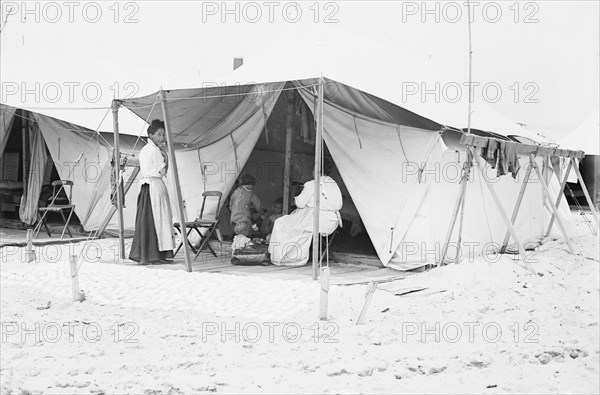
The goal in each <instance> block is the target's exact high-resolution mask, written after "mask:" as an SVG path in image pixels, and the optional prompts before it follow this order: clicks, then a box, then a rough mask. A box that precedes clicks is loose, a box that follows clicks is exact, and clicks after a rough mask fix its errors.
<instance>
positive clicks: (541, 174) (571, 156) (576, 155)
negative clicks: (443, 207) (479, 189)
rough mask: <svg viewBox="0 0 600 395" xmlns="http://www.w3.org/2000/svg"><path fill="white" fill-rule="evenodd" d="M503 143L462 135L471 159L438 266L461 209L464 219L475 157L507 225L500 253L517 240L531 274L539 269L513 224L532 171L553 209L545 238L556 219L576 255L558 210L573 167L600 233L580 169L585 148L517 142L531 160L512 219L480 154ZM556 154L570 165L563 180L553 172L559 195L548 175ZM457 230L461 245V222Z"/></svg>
mask: <svg viewBox="0 0 600 395" xmlns="http://www.w3.org/2000/svg"><path fill="white" fill-rule="evenodd" d="M502 142H505V141H503V140H498V139H495V138H492V137H482V136H476V135H472V134H464V135H463V136H462V137H461V140H460V143H461V144H462V145H464V146H466V147H467V156H468V160H467V161H466V162H465V163H464V166H463V173H462V177H461V181H460V187H459V193H458V196H457V198H456V202H455V204H454V208H453V211H452V217H451V220H450V225H449V226H448V231H447V233H446V237H445V239H444V244H443V249H442V254H441V259H440V261H439V262H438V266H439V265H440V264H441V263H443V262H444V260H445V259H446V257H447V254H448V245H449V243H450V238H451V236H452V232H453V230H454V227H455V225H456V219H457V217H458V213H459V211H461V220H462V216H463V215H464V201H465V196H466V191H467V182H468V180H469V176H470V173H471V168H472V167H473V165H474V163H473V162H472V160H474V161H475V162H476V164H477V167H478V168H479V172H480V174H481V176H482V179H483V180H484V183H485V184H486V186H487V188H488V190H489V192H490V195H491V196H492V198H493V200H494V204H495V206H496V208H497V209H498V211H499V213H500V215H501V217H502V220H503V222H504V224H505V225H506V227H507V231H506V234H505V236H504V240H503V242H502V246H501V248H500V251H499V252H500V253H501V254H502V253H506V251H507V246H508V242H509V240H510V238H511V237H512V239H513V240H514V241H515V242H516V243H517V248H518V252H519V255H520V256H521V259H522V260H523V263H524V264H525V267H526V268H527V269H528V270H529V271H530V272H531V273H533V274H535V273H536V272H535V270H534V268H533V267H532V266H531V262H530V261H529V260H528V259H527V255H526V254H525V248H524V244H523V242H522V239H521V237H519V234H518V233H517V231H516V229H515V227H514V224H515V220H516V218H517V215H518V213H519V208H520V206H521V202H522V200H523V195H524V194H525V190H526V188H527V184H528V183H529V182H530V180H531V175H532V172H535V174H536V176H537V182H539V184H540V185H541V190H542V199H543V201H544V202H547V203H548V207H550V209H551V211H552V216H551V218H550V222H549V224H548V228H547V230H546V232H545V233H544V235H545V237H548V236H550V232H551V231H552V228H553V226H554V223H555V222H556V223H557V225H558V228H559V229H560V232H561V234H562V236H563V237H564V240H565V243H566V244H567V247H568V249H569V251H570V252H571V253H572V254H575V251H574V249H573V245H572V244H571V240H570V239H569V235H568V234H567V230H566V226H565V223H564V222H563V219H562V218H561V217H560V215H559V213H558V208H559V206H560V203H561V200H562V197H563V195H564V190H565V186H566V184H567V179H568V177H569V173H570V172H571V169H573V170H574V171H575V174H576V175H577V179H578V181H579V183H580V185H581V187H582V189H583V191H584V194H585V198H586V200H587V203H588V205H589V207H590V210H591V212H592V215H593V217H594V221H595V223H596V224H595V226H594V227H592V232H593V233H594V234H595V235H597V234H598V228H599V226H600V224H599V221H598V213H597V212H596V209H595V207H594V204H593V202H592V199H591V197H590V195H589V193H588V191H587V188H586V186H585V183H584V181H583V177H582V176H581V173H580V171H579V162H578V160H581V159H582V158H583V157H584V155H585V153H584V152H583V151H574V150H567V149H559V148H553V147H545V146H540V145H534V144H522V143H514V144H516V150H517V155H518V156H527V157H528V158H529V162H528V166H527V168H526V170H525V177H524V179H523V182H522V184H521V188H520V190H519V194H518V196H517V200H516V202H515V205H514V208H513V211H512V215H511V217H510V218H509V217H508V214H507V212H506V211H505V209H504V207H503V206H502V202H501V200H500V198H499V196H498V194H497V193H496V190H495V188H494V184H493V183H492V182H490V180H489V179H488V177H486V175H485V174H484V166H485V161H484V160H483V159H482V158H481V156H480V155H479V154H478V152H477V151H478V149H482V148H487V147H489V146H490V143H496V144H497V145H498V147H499V146H500V143H502ZM537 157H541V158H542V162H543V164H544V165H543V168H542V170H540V166H539V165H538V164H537V162H536V158H537ZM557 157H558V158H561V160H563V161H564V162H565V163H566V162H568V165H567V169H566V171H565V173H564V175H563V178H562V179H561V178H560V177H561V175H560V174H558V173H557V172H554V173H555V174H556V177H557V179H558V182H559V184H560V189H559V191H558V194H557V196H552V194H551V191H550V188H549V187H548V184H549V177H548V171H547V168H548V164H549V163H551V162H550V161H551V160H552V158H557ZM461 225H462V221H461ZM458 233H459V234H458V240H459V241H458V245H459V248H460V239H461V235H462V226H460V225H459V231H458Z"/></svg>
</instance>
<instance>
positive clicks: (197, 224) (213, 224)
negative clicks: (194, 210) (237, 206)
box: [173, 191, 223, 259]
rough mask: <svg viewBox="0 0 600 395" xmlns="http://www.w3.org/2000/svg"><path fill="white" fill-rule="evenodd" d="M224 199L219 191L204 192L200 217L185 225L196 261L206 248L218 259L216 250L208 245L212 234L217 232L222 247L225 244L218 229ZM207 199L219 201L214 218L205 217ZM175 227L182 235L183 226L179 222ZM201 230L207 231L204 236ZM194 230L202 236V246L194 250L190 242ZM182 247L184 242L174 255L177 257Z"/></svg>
mask: <svg viewBox="0 0 600 395" xmlns="http://www.w3.org/2000/svg"><path fill="white" fill-rule="evenodd" d="M222 197H223V193H221V192H219V191H206V192H204V193H203V194H202V208H201V209H200V215H199V216H198V218H197V219H196V220H195V221H192V222H186V223H185V227H186V228H187V230H188V231H187V235H188V245H189V246H190V248H191V249H192V251H193V252H194V253H195V254H196V256H195V257H194V259H196V258H198V255H200V251H202V249H203V248H204V247H206V248H208V250H209V251H210V252H211V253H212V254H213V256H214V257H215V258H216V257H217V253H216V252H215V250H213V249H212V247H211V246H210V244H209V243H208V240H210V238H211V236H212V234H213V233H214V232H215V231H216V232H217V237H218V239H219V241H220V242H221V245H222V243H223V238H222V237H221V233H220V232H219V229H218V226H219V214H220V213H221V199H222ZM207 198H216V199H217V211H216V214H215V215H214V216H210V217H205V214H204V208H205V207H206V199H207ZM173 226H174V227H175V229H177V231H178V232H179V233H180V234H181V233H182V232H181V224H180V223H179V222H176V223H174V224H173ZM200 229H205V233H204V235H202V232H200ZM193 230H195V231H196V233H198V235H199V236H200V245H199V246H198V249H196V248H194V246H193V245H192V243H190V240H189V236H190V234H191V233H192V231H193ZM182 245H183V242H180V243H179V245H178V246H177V249H176V250H175V254H174V255H177V253H178V252H179V250H180V249H181V247H182Z"/></svg>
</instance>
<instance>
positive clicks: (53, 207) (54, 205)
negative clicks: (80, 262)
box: [35, 180, 75, 239]
mask: <svg viewBox="0 0 600 395" xmlns="http://www.w3.org/2000/svg"><path fill="white" fill-rule="evenodd" d="M67 187H68V188H69V192H68V195H67V198H68V201H67V202H66V204H60V203H62V202H61V200H62V199H61V198H59V194H60V192H61V191H62V190H65V194H66V193H67V192H66V189H67ZM72 197H73V181H70V180H58V181H54V182H53V183H52V200H51V201H50V204H48V206H46V207H39V208H38V213H39V214H41V218H40V219H39V221H38V224H37V226H36V233H35V237H38V235H39V233H40V229H41V227H42V225H44V227H45V228H46V233H48V236H49V237H52V233H51V232H50V229H49V228H48V222H47V219H46V216H47V215H48V213H49V212H54V213H56V212H58V213H60V215H61V217H62V219H63V222H64V223H65V226H64V227H63V230H62V233H61V235H60V238H61V239H62V238H63V236H64V235H65V231H66V232H67V233H69V237H71V238H73V235H72V234H71V231H70V230H69V221H71V216H72V215H73V210H74V209H75V205H74V204H71V201H72ZM65 210H67V211H69V216H68V217H67V218H65V213H64V212H65Z"/></svg>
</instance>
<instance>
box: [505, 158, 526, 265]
mask: <svg viewBox="0 0 600 395" xmlns="http://www.w3.org/2000/svg"><path fill="white" fill-rule="evenodd" d="M531 170H532V168H531V164H529V166H528V167H527V171H526V172H525V179H524V180H523V184H521V190H520V191H519V195H518V196H517V201H516V202H515V208H514V209H513V213H512V216H511V217H510V222H511V223H512V224H513V225H514V224H515V220H516V219H517V214H518V213H519V208H521V202H522V201H523V196H524V195H525V189H527V183H528V182H529V177H530V176H531ZM509 239H510V232H509V231H508V230H507V231H506V235H504V241H503V242H502V247H501V248H500V253H501V254H504V253H505V252H506V246H507V245H508V240H509Z"/></svg>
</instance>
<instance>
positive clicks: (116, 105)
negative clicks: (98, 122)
mask: <svg viewBox="0 0 600 395" xmlns="http://www.w3.org/2000/svg"><path fill="white" fill-rule="evenodd" d="M111 107H112V114H113V132H114V139H115V140H114V141H115V142H114V144H115V162H116V166H115V179H116V180H117V212H118V219H119V258H120V259H125V229H124V226H123V205H122V204H121V199H122V198H123V196H121V188H119V187H118V185H119V184H120V182H121V150H120V149H119V102H118V101H116V100H113V101H112V106H111Z"/></svg>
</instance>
